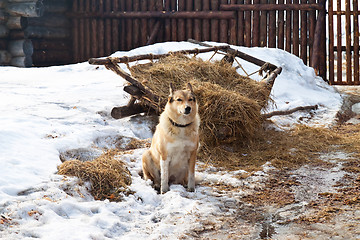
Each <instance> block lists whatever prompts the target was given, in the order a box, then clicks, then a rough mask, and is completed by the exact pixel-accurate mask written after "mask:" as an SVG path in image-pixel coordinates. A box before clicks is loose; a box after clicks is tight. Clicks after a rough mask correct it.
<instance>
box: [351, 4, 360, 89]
mask: <svg viewBox="0 0 360 240" xmlns="http://www.w3.org/2000/svg"><path fill="white" fill-rule="evenodd" d="M353 10H354V84H355V85H359V84H360V79H359V12H358V0H353Z"/></svg>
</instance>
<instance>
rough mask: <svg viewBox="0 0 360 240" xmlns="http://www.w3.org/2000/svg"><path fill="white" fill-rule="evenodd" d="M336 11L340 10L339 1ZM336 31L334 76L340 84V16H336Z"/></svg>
mask: <svg viewBox="0 0 360 240" xmlns="http://www.w3.org/2000/svg"><path fill="white" fill-rule="evenodd" d="M336 10H337V11H340V10H341V1H337V8H336ZM336 24H337V29H336V34H337V44H336V48H337V63H336V65H337V66H336V75H337V80H338V82H339V83H341V82H342V50H341V47H342V42H341V15H337V23H336Z"/></svg>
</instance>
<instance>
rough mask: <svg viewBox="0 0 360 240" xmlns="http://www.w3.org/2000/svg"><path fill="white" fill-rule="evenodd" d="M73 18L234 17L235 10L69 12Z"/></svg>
mask: <svg viewBox="0 0 360 240" xmlns="http://www.w3.org/2000/svg"><path fill="white" fill-rule="evenodd" d="M67 15H68V16H69V17H71V18H96V17H101V18H141V19H143V18H168V19H181V18H184V19H233V18H235V12H230V11H181V12H176V11H174V12H166V11H147V12H108V13H90V12H84V13H76V14H73V13H69V14H67Z"/></svg>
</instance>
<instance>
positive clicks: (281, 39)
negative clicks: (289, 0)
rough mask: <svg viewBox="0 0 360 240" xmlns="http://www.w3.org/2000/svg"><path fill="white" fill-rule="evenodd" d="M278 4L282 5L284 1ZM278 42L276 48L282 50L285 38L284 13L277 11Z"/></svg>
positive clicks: (281, 0)
mask: <svg viewBox="0 0 360 240" xmlns="http://www.w3.org/2000/svg"><path fill="white" fill-rule="evenodd" d="M278 1H279V4H284V0H278ZM277 25H278V42H277V48H279V49H284V47H285V43H284V41H285V39H284V38H285V36H284V11H278V21H277Z"/></svg>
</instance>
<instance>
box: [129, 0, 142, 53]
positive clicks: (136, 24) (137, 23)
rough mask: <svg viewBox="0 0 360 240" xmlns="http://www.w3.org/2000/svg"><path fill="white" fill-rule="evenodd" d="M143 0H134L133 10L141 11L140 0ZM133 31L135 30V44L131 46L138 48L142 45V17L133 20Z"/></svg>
mask: <svg viewBox="0 0 360 240" xmlns="http://www.w3.org/2000/svg"><path fill="white" fill-rule="evenodd" d="M139 1H141V0H133V6H132V7H133V11H134V12H139V10H140V2H139ZM133 31H134V36H133V44H132V47H131V48H136V47H139V46H140V32H141V28H140V19H138V18H135V19H134V20H133Z"/></svg>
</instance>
